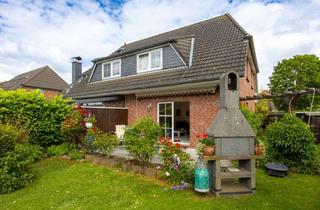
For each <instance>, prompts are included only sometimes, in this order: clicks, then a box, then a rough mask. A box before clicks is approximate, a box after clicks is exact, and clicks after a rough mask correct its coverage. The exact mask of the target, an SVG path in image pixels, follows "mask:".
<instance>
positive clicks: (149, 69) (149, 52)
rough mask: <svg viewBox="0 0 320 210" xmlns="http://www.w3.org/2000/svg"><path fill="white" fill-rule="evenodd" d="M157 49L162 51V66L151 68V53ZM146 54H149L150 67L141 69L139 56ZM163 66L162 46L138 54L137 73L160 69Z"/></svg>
mask: <svg viewBox="0 0 320 210" xmlns="http://www.w3.org/2000/svg"><path fill="white" fill-rule="evenodd" d="M155 51H160V66H159V67H156V68H151V53H152V52H155ZM144 54H148V69H145V70H141V69H139V56H140V55H144ZM162 66H163V54H162V48H158V49H154V50H150V51H146V52H142V53H139V54H137V73H141V72H147V71H154V70H159V69H162Z"/></svg>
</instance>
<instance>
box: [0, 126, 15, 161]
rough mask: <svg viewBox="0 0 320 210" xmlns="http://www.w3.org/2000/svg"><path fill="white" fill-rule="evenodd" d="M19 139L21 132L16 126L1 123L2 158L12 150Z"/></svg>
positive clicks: (0, 148)
mask: <svg viewBox="0 0 320 210" xmlns="http://www.w3.org/2000/svg"><path fill="white" fill-rule="evenodd" d="M19 139H20V132H19V130H18V129H17V128H16V127H14V126H11V125H9V124H7V125H0V158H1V157H3V156H6V155H7V153H9V152H12V151H13V150H14V147H15V145H16V142H18V141H19Z"/></svg>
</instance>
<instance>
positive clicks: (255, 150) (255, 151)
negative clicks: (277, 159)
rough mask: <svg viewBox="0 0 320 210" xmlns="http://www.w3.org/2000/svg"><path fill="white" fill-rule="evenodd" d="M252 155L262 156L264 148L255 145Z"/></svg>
mask: <svg viewBox="0 0 320 210" xmlns="http://www.w3.org/2000/svg"><path fill="white" fill-rule="evenodd" d="M254 153H255V154H256V155H263V154H264V146H263V145H261V144H256V145H255V148H254Z"/></svg>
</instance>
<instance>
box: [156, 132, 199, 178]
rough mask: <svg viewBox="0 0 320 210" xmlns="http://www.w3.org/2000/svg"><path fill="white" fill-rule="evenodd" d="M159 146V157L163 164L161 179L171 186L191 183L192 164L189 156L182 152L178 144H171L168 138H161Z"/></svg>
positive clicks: (192, 176) (192, 175) (192, 174)
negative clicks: (171, 184)
mask: <svg viewBox="0 0 320 210" xmlns="http://www.w3.org/2000/svg"><path fill="white" fill-rule="evenodd" d="M160 146H161V150H160V157H161V159H162V161H163V164H164V167H163V174H162V178H163V179H166V180H168V181H169V182H171V183H173V184H181V183H182V182H186V183H192V182H193V178H194V162H193V161H192V160H191V159H190V155H189V154H188V153H186V152H185V151H183V150H182V148H181V145H180V144H173V143H172V142H171V140H170V138H167V139H164V138H161V139H160Z"/></svg>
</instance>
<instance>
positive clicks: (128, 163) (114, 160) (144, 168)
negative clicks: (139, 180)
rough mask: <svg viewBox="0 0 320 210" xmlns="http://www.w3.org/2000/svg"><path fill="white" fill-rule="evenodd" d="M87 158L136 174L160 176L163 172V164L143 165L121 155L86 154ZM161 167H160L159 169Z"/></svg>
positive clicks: (99, 163)
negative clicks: (120, 156)
mask: <svg viewBox="0 0 320 210" xmlns="http://www.w3.org/2000/svg"><path fill="white" fill-rule="evenodd" d="M85 159H86V160H87V161H90V162H92V163H95V164H97V165H102V166H105V167H116V168H121V169H122V171H124V172H131V173H135V174H141V175H145V176H148V177H154V178H158V177H160V174H161V171H162V170H161V165H159V164H157V165H153V164H150V165H142V164H140V163H138V162H136V161H134V160H127V159H124V158H119V157H107V156H100V155H91V154H86V155H85ZM157 168H159V169H157Z"/></svg>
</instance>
